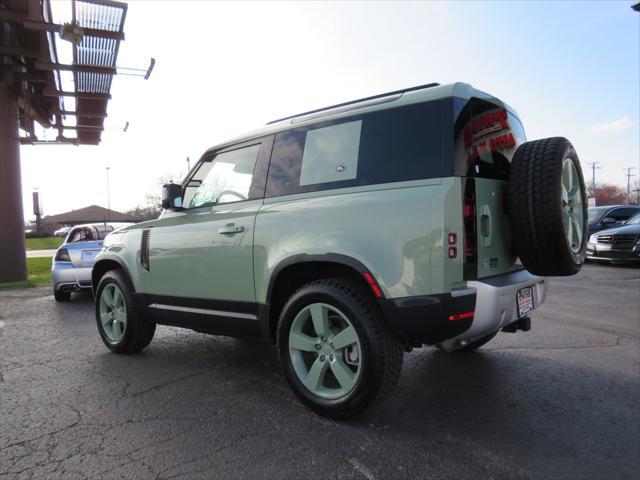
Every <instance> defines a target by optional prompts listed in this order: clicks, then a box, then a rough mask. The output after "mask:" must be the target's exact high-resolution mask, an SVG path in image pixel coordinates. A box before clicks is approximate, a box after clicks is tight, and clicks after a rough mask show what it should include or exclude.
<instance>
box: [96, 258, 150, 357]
mask: <svg viewBox="0 0 640 480" xmlns="http://www.w3.org/2000/svg"><path fill="white" fill-rule="evenodd" d="M110 284H115V285H116V286H117V287H118V288H119V289H120V291H121V292H122V294H123V296H124V302H125V309H126V312H127V322H126V326H125V328H124V335H123V336H122V338H121V339H120V340H119V341H112V340H111V339H110V338H109V337H108V335H107V333H106V332H105V330H104V327H103V325H102V322H101V321H100V299H101V295H102V292H103V290H104V289H105V287H107V286H108V285H110ZM134 293H135V290H134V289H133V285H132V284H131V281H130V280H129V278H128V277H127V276H126V275H125V274H124V273H123V272H122V271H121V270H109V271H108V272H106V273H105V274H104V275H103V276H102V278H101V279H100V281H99V282H98V288H97V289H96V306H95V312H96V323H97V325H98V332H99V333H100V338H102V341H103V342H104V344H105V345H106V346H107V348H108V349H109V350H111V351H112V352H115V353H133V352H138V351H140V350H142V349H143V348H145V347H146V346H147V345H149V343H150V342H151V340H152V339H153V335H154V334H155V331H156V324H155V323H153V322H149V321H147V320H145V319H144V318H142V317H141V316H140V314H139V312H138V309H137V305H136V302H135V299H134V297H133V294H134Z"/></svg>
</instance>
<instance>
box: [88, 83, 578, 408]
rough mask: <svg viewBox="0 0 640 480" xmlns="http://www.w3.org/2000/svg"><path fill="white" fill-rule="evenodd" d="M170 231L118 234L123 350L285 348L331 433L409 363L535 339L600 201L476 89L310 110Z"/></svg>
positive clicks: (220, 152)
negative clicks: (589, 204)
mask: <svg viewBox="0 0 640 480" xmlns="http://www.w3.org/2000/svg"><path fill="white" fill-rule="evenodd" d="M162 205H163V208H164V209H165V210H164V212H163V214H162V215H161V216H160V218H158V219H157V220H153V221H149V222H145V223H141V224H137V225H133V226H130V227H127V228H124V229H122V230H119V231H117V232H114V233H112V234H110V235H109V236H108V237H107V239H106V240H105V242H104V248H103V250H102V252H101V253H100V254H99V255H98V257H97V259H96V263H95V266H94V268H93V275H92V282H93V288H94V293H95V298H96V310H95V311H96V319H97V325H98V330H99V332H100V335H101V337H102V340H103V341H104V343H105V345H106V346H107V347H108V348H109V349H111V350H112V351H114V352H116V353H130V352H135V351H139V350H141V349H143V348H145V347H146V346H147V345H148V344H149V342H150V341H151V339H152V338H153V335H154V332H155V329H156V324H161V325H173V326H180V327H186V328H190V329H193V330H196V331H198V332H206V333H211V334H215V335H228V336H235V337H243V338H249V339H256V340H261V341H266V342H273V343H275V344H277V348H278V352H279V357H280V361H281V363H282V368H283V370H284V373H285V377H286V379H287V381H288V382H289V384H290V386H291V388H292V389H293V391H294V393H295V394H296V395H297V396H298V398H299V399H300V400H301V401H302V402H303V403H304V404H305V405H306V406H307V407H309V408H311V409H312V410H313V411H315V412H317V413H319V414H321V415H325V416H328V417H332V418H345V417H348V416H351V415H354V414H356V413H358V412H361V411H362V410H364V409H365V408H367V407H368V406H370V405H371V404H372V403H373V402H374V400H376V399H380V398H383V397H384V395H386V394H388V393H389V392H390V391H391V390H392V389H393V387H394V385H395V384H396V382H397V380H398V377H399V375H400V371H401V367H402V361H403V354H404V352H405V351H408V350H410V349H411V348H413V347H420V346H423V345H434V346H436V347H438V348H441V349H442V350H444V351H446V352H456V351H469V350H473V349H476V348H478V347H480V346H481V345H483V344H485V343H486V342H488V341H489V340H491V339H492V338H493V337H494V336H495V335H496V334H497V333H498V332H500V331H508V332H514V331H516V330H522V331H527V330H529V329H530V326H531V320H530V314H531V312H532V311H533V310H534V309H536V308H537V307H538V306H539V305H540V304H541V303H542V302H543V301H544V299H545V293H546V289H547V282H546V280H545V277H548V276H556V275H572V274H575V273H576V272H577V271H578V270H579V269H580V267H581V266H582V263H583V262H584V258H585V248H586V235H585V232H586V220H587V214H586V198H585V188H584V180H583V177H582V172H581V168H580V164H579V161H578V157H577V155H576V152H575V150H574V149H573V147H572V146H571V144H570V143H569V141H568V140H566V139H565V138H562V137H555V138H547V139H543V140H535V141H531V142H527V141H526V138H525V133H524V129H523V127H522V124H521V123H520V120H519V119H518V116H517V115H516V113H515V111H514V110H513V109H512V108H511V107H509V106H508V105H506V104H505V103H503V102H502V101H500V100H498V99H497V98H495V97H493V96H491V95H488V94H486V93H484V92H481V91H478V90H476V89H474V88H472V87H471V86H469V85H467V84H463V83H456V84H452V85H438V84H429V85H424V86H420V87H415V88H408V89H404V90H399V91H394V92H389V93H385V94H382V95H376V96H373V97H368V98H364V99H360V100H356V101H352V102H347V103H343V104H339V105H334V106H331V107H327V108H322V109H319V110H313V111H310V112H305V113H302V114H299V115H294V116H292V117H287V118H283V119H280V120H276V121H273V122H271V123H269V124H268V125H267V126H266V127H264V128H262V129H260V130H257V131H254V132H252V133H249V134H247V135H244V136H242V137H239V138H237V139H235V140H232V141H229V142H226V143H224V144H222V145H218V146H216V147H213V148H211V149H209V150H208V151H207V152H206V153H205V154H204V155H203V156H202V158H201V159H200V160H199V161H198V163H197V164H196V165H195V167H194V168H193V169H192V171H191V172H190V173H189V174H188V176H187V177H186V178H185V179H184V181H183V183H182V184H181V185H178V184H168V185H165V186H164V188H163V199H162Z"/></svg>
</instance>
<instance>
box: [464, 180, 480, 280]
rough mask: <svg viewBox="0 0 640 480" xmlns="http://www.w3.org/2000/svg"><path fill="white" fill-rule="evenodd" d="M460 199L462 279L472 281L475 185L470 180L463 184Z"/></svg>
mask: <svg viewBox="0 0 640 480" xmlns="http://www.w3.org/2000/svg"><path fill="white" fill-rule="evenodd" d="M465 183H466V184H465V188H464V196H463V198H462V224H463V227H464V232H463V234H462V253H463V258H464V279H465V280H473V279H475V278H476V276H477V263H478V258H477V254H478V240H477V234H476V185H475V181H474V180H473V179H472V178H467V179H466V182H465Z"/></svg>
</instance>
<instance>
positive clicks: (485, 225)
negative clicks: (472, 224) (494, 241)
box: [480, 205, 492, 247]
mask: <svg viewBox="0 0 640 480" xmlns="http://www.w3.org/2000/svg"><path fill="white" fill-rule="evenodd" d="M491 223H492V222H491V209H490V208H489V205H483V206H482V215H481V216H480V230H481V232H482V237H483V240H484V242H483V243H484V246H485V247H490V246H491V233H492V232H491Z"/></svg>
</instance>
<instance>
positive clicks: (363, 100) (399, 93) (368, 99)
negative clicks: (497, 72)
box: [267, 83, 440, 125]
mask: <svg viewBox="0 0 640 480" xmlns="http://www.w3.org/2000/svg"><path fill="white" fill-rule="evenodd" d="M438 86H440V84H439V83H427V84H426V85H418V86H417V87H410V88H403V89H402V90H394V91H393V92H387V93H380V94H378V95H373V96H371V97H364V98H359V99H357V100H351V101H350V102H344V103H338V104H336V105H331V106H329V107H324V108H318V109H316V110H309V111H308V112H303V113H298V114H296V115H290V116H288V117H282V118H278V119H277V120H271V121H270V122H268V123H267V125H271V124H273V123H278V122H282V121H284V120H289V119H292V118H297V117H304V116H305V115H311V114H313V113H318V112H324V111H326V110H333V109H334V108H340V107H345V106H348V105H355V104H358V103H361V102H368V101H370V100H375V99H378V98H383V97H388V96H390V95H401V94H403V93H406V92H412V91H414V90H422V89H424V88H432V87H438Z"/></svg>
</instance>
